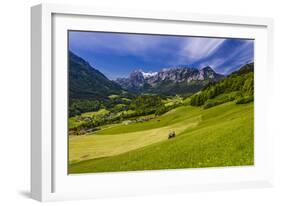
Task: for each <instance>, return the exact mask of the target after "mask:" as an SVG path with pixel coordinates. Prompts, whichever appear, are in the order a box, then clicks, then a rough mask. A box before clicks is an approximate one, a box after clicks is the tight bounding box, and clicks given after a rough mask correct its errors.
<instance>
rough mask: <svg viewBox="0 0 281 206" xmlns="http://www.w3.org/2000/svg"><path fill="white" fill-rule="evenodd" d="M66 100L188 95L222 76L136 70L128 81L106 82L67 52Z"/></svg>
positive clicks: (194, 70)
mask: <svg viewBox="0 0 281 206" xmlns="http://www.w3.org/2000/svg"><path fill="white" fill-rule="evenodd" d="M68 58H69V98H70V100H73V99H93V100H105V99H108V96H110V95H112V94H117V95H118V94H124V93H126V92H127V93H132V94H143V93H150V94H159V95H175V94H183V95H190V94H193V93H195V92H198V91H199V90H200V89H202V88H203V87H204V86H206V85H207V84H209V83H211V82H216V81H219V80H221V79H223V78H224V77H225V76H224V75H222V74H219V73H217V72H215V71H214V69H212V68H211V67H210V66H207V67H204V68H201V69H197V68H189V67H187V66H178V67H171V68H163V69H161V70H160V71H159V72H144V71H142V70H135V71H133V72H132V73H131V74H129V77H128V78H118V79H116V80H110V79H108V78H107V77H106V76H105V75H104V74H102V73H101V72H100V71H99V70H97V69H95V68H93V67H92V66H91V65H90V64H89V63H88V62H86V61H85V60H84V59H82V58H81V57H79V56H77V55H76V54H74V53H72V52H69V56H68Z"/></svg>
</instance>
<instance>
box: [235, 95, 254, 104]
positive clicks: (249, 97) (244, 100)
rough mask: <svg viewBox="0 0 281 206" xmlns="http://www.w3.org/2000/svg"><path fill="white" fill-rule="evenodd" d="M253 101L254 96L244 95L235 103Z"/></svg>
mask: <svg viewBox="0 0 281 206" xmlns="http://www.w3.org/2000/svg"><path fill="white" fill-rule="evenodd" d="M252 101H254V96H246V97H241V98H240V99H238V100H237V101H236V104H247V103H249V102H252Z"/></svg>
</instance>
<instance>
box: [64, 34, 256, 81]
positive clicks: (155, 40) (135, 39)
mask: <svg viewBox="0 0 281 206" xmlns="http://www.w3.org/2000/svg"><path fill="white" fill-rule="evenodd" d="M69 49H70V50H71V51H72V52H74V53H75V54H77V55H78V56H80V57H82V58H83V59H85V60H86V61H87V62H89V63H90V64H91V65H92V66H93V67H94V68H95V69H98V70H99V71H101V72H102V73H103V74H105V75H106V76H107V77H108V78H109V79H116V78H118V77H126V76H128V75H129V73H130V72H132V71H134V70H137V69H141V70H143V71H144V72H154V71H159V70H161V69H162V68H167V67H174V66H179V65H186V66H189V67H194V68H198V69H200V68H203V67H205V66H211V67H212V68H213V69H214V70H215V71H216V72H218V73H221V74H229V73H231V72H233V71H235V70H237V69H239V68H240V67H241V66H242V65H244V64H246V63H249V62H253V60H254V40H248V39H230V38H206V37H188V36H164V35H143V34H125V33H106V32H83V31H70V32H69Z"/></svg>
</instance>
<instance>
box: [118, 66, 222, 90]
mask: <svg viewBox="0 0 281 206" xmlns="http://www.w3.org/2000/svg"><path fill="white" fill-rule="evenodd" d="M223 77H224V76H223V75H221V74H218V73H216V72H215V71H214V70H213V69H212V68H211V67H209V66H208V67H204V68H202V69H195V68H189V67H185V66H182V67H172V68H164V69H162V70H161V71H159V72H151V73H150V72H147V73H146V72H143V71H142V70H135V71H133V72H132V73H131V74H130V75H129V77H128V78H118V79H116V82H117V83H118V84H119V85H120V86H121V87H122V88H123V89H125V90H128V91H131V92H152V93H163V94H168V95H173V94H174V93H189V92H194V90H199V89H200V87H201V88H202V87H203V86H204V85H205V84H206V83H209V82H214V81H218V80H220V79H222V78H223Z"/></svg>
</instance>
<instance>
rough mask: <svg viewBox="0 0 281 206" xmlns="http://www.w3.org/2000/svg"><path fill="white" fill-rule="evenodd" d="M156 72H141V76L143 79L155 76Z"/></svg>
mask: <svg viewBox="0 0 281 206" xmlns="http://www.w3.org/2000/svg"><path fill="white" fill-rule="evenodd" d="M157 74H158V72H142V75H143V77H144V78H145V79H147V78H150V77H153V76H156V75H157Z"/></svg>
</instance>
